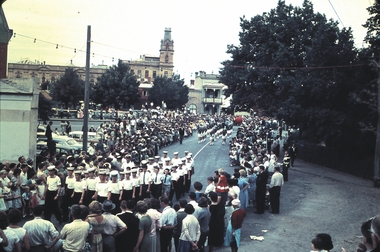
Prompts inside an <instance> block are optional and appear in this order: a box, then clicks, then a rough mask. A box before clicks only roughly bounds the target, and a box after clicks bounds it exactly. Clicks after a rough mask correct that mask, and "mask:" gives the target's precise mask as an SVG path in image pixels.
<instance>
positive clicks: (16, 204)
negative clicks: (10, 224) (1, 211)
mask: <svg viewBox="0 0 380 252" xmlns="http://www.w3.org/2000/svg"><path fill="white" fill-rule="evenodd" d="M12 183H13V185H12V188H11V189H12V208H16V209H18V210H20V212H22V209H23V206H22V199H21V189H20V186H19V185H18V183H17V179H13V178H12ZM10 208H11V207H10Z"/></svg>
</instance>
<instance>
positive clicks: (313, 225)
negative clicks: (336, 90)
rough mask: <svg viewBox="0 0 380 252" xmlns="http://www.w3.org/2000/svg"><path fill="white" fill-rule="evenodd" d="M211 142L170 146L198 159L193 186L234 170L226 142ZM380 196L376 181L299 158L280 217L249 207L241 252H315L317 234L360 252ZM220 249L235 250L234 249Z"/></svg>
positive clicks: (283, 194)
mask: <svg viewBox="0 0 380 252" xmlns="http://www.w3.org/2000/svg"><path fill="white" fill-rule="evenodd" d="M233 135H234V133H233ZM227 141H228V139H227ZM206 143H207V142H206V141H205V142H203V143H197V139H196V137H195V136H193V137H190V138H187V139H185V140H184V142H183V144H182V145H180V144H178V143H177V144H174V145H172V146H169V147H167V148H165V150H168V151H169V154H170V155H171V156H173V152H174V151H179V153H180V154H181V153H183V152H184V151H185V150H188V151H190V152H192V153H193V156H195V174H194V176H193V178H192V183H194V182H195V181H200V182H201V183H202V184H203V185H204V187H205V186H206V178H207V177H208V176H212V175H213V172H214V171H215V170H217V169H218V168H220V167H223V168H224V169H226V170H227V171H228V172H233V168H232V167H230V166H229V159H228V148H229V147H228V145H221V139H217V141H216V143H215V145H213V146H209V145H207V146H205V145H206ZM161 153H162V150H161V151H160V154H161ZM279 160H282V159H279ZM379 196H380V191H379V189H377V188H374V187H373V183H372V181H368V180H363V179H361V178H357V177H353V176H351V175H348V174H344V173H341V172H337V171H334V170H331V169H328V168H324V167H320V166H315V165H313V164H309V163H306V162H303V161H302V160H296V161H295V167H292V168H290V169H289V181H288V182H285V185H284V186H283V188H282V191H281V197H280V200H281V203H280V214H278V215H274V214H270V213H269V211H266V212H265V214H262V215H257V214H254V213H253V212H254V208H252V207H251V208H248V209H247V217H246V218H245V220H244V223H243V228H242V242H241V247H240V248H239V251H247V252H248V251H296V250H297V251H310V250H311V240H312V239H313V238H314V237H315V235H316V234H318V233H329V234H330V235H331V236H332V239H333V244H334V249H333V250H332V251H341V248H342V247H344V248H345V249H346V250H347V251H356V246H357V244H358V243H359V242H361V238H360V237H361V232H360V226H361V224H362V222H364V221H366V220H367V219H369V218H370V217H372V216H374V215H376V214H378V213H380V209H379V208H378V206H379V204H380V197H379ZM266 230H267V231H266ZM265 231H266V232H265ZM251 235H255V236H263V237H264V241H254V240H251V239H250V236H251ZM218 251H230V248H227V247H225V248H220V249H218Z"/></svg>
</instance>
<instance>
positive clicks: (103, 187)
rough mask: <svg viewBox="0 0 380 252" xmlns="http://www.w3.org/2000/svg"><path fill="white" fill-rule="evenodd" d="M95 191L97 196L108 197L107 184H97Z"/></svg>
mask: <svg viewBox="0 0 380 252" xmlns="http://www.w3.org/2000/svg"><path fill="white" fill-rule="evenodd" d="M96 191H97V192H98V196H100V197H107V195H108V183H97V184H96Z"/></svg>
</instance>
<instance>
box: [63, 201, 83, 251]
mask: <svg viewBox="0 0 380 252" xmlns="http://www.w3.org/2000/svg"><path fill="white" fill-rule="evenodd" d="M70 215H71V217H72V218H73V222H71V223H69V224H66V225H65V226H63V228H62V230H61V238H62V239H64V241H63V246H62V248H63V249H64V250H65V251H83V250H84V248H85V245H86V239H87V236H88V234H89V231H90V224H89V223H88V222H86V221H83V220H82V219H81V217H82V216H81V215H82V209H81V207H80V206H79V205H72V206H71V209H70Z"/></svg>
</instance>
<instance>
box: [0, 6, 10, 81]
mask: <svg viewBox="0 0 380 252" xmlns="http://www.w3.org/2000/svg"><path fill="white" fill-rule="evenodd" d="M4 2H5V0H1V2H0V3H1V5H0V79H2V78H6V77H7V64H8V42H9V40H10V39H11V37H12V34H13V31H12V30H10V29H9V27H8V23H7V19H6V18H5V15H4V11H3V3H4Z"/></svg>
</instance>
